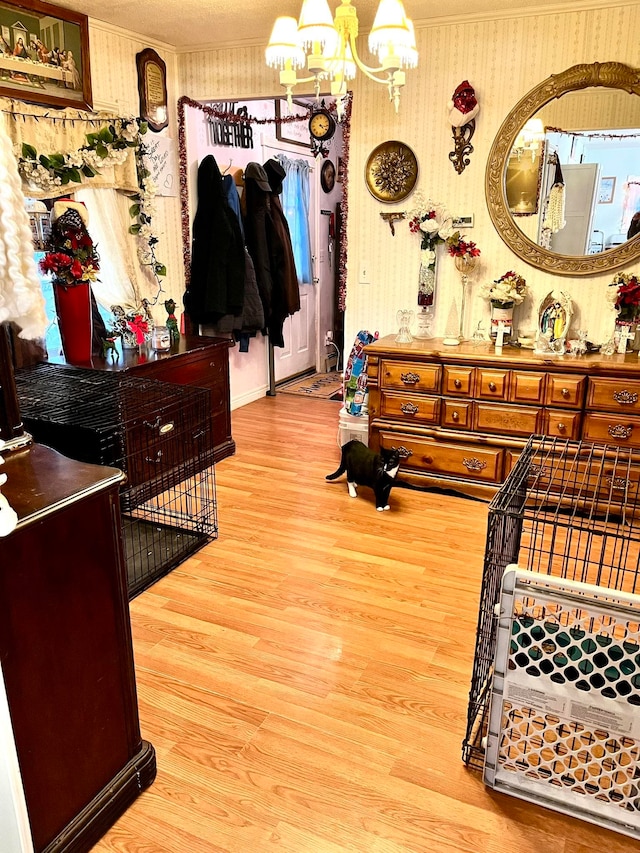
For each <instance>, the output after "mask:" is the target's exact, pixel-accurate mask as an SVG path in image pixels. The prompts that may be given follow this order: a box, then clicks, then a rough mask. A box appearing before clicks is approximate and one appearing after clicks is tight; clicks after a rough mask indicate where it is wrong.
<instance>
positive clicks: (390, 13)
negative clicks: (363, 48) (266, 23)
mask: <svg viewBox="0 0 640 853" xmlns="http://www.w3.org/2000/svg"><path fill="white" fill-rule="evenodd" d="M357 37H358V15H357V14H356V10H355V7H354V6H352V5H351V0H341V3H340V5H339V6H338V8H337V9H336V13H335V18H332V16H331V10H330V9H329V4H328V3H327V0H303V3H302V9H301V10H300V18H299V19H298V20H297V21H296V19H295V18H292V17H289V16H285V17H280V18H277V19H276V22H275V24H274V25H273V31H272V33H271V38H270V39H269V44H268V46H267V49H266V60H267V65H269V66H270V67H271V68H279V69H280V85H281V86H283V87H284V89H285V90H286V93H287V101H288V103H289V108H291V104H292V94H293V87H294V86H297V85H298V84H299V83H311V82H313V83H314V88H315V94H316V99H318V98H319V95H320V87H321V84H322V82H323V81H325V80H326V81H329V82H330V85H331V95H332V96H333V97H335V98H336V103H337V109H338V116H340V114H341V112H342V104H343V99H344V98H345V96H346V94H347V80H351V79H353V78H354V77H355V75H356V68H359V69H360V71H362V73H363V74H365V75H366V76H367V77H369V78H370V79H371V80H375V82H376V83H383V84H385V85H386V86H387V88H388V91H389V99H390V100H391V101H393V103H394V105H395V108H396V112H397V111H398V106H399V104H400V90H401V89H402V87H403V86H404V84H405V72H404V69H405V68H415V67H416V66H417V64H418V51H417V50H416V37H415V30H414V27H413V23H412V21H410V20H409V18H407V16H406V14H405V11H404V6H403V5H402V0H380V5H379V6H378V11H377V12H376V16H375V19H374V21H373V26H372V27H371V31H370V33H369V50H370V51H371V53H373V54H374V55H376V56H377V58H378V62H379V63H380V64H379V66H378V67H376V68H372V67H370V66H368V65H366V64H365V63H364V62H363V61H362V60H361V59H360V57H359V56H358V49H357V47H356V39H357ZM305 66H306V70H307V71H308V74H309V76H306V77H298V75H297V72H298V70H299V69H302V68H305Z"/></svg>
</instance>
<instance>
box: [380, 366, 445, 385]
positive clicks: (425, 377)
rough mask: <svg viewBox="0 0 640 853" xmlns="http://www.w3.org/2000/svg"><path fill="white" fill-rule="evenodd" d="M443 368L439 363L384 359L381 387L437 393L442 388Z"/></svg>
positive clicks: (381, 370) (381, 371) (381, 369)
mask: <svg viewBox="0 0 640 853" xmlns="http://www.w3.org/2000/svg"><path fill="white" fill-rule="evenodd" d="M441 370H442V369H441V367H440V365H439V364H420V363H419V362H411V361H383V362H382V365H381V368H380V380H379V381H380V388H381V390H387V389H390V388H391V389H401V390H402V389H403V390H407V389H409V390H412V391H431V392H435V393H437V392H438V391H439V390H440V377H441Z"/></svg>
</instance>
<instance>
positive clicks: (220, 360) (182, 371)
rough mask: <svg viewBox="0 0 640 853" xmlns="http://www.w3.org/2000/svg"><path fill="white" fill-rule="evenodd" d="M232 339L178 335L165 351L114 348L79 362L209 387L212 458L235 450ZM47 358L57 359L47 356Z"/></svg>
mask: <svg viewBox="0 0 640 853" xmlns="http://www.w3.org/2000/svg"><path fill="white" fill-rule="evenodd" d="M231 346H233V341H231V340H228V339H226V338H207V337H204V336H200V335H182V336H181V337H180V340H178V341H175V342H174V343H173V344H172V345H171V350H170V351H169V352H153V351H149V352H144V351H143V352H138V350H129V349H125V350H122V351H121V350H120V349H118V358H117V359H115V360H114V359H112V358H111V357H107V358H100V357H97V356H94V357H93V359H92V360H91V362H90V363H88V364H86V365H83V366H85V367H92V368H93V369H94V370H109V371H121V372H126V373H128V374H131V375H132V376H140V377H143V378H145V379H158V380H161V381H162V382H173V383H175V384H176V385H194V386H196V387H198V388H208V389H209V390H210V391H211V421H212V429H213V443H214V458H215V461H216V462H219V461H220V460H221V459H224V458H225V457H227V456H231V455H232V454H233V453H235V449H236V446H235V442H234V441H233V438H232V437H231V405H230V392H229V348H230V347H231ZM49 361H50V362H52V363H56V362H59V359H55V358H50V359H49Z"/></svg>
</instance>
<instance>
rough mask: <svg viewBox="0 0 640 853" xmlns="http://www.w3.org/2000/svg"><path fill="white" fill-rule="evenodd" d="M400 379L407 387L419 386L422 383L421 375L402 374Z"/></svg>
mask: <svg viewBox="0 0 640 853" xmlns="http://www.w3.org/2000/svg"><path fill="white" fill-rule="evenodd" d="M400 379H402V381H403V382H404V384H405V385H417V383H418V382H420V374H419V373H401V374H400Z"/></svg>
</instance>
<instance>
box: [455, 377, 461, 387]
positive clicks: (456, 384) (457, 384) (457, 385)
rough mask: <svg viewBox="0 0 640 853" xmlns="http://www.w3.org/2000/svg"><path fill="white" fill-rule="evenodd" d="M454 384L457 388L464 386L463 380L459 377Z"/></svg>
mask: <svg viewBox="0 0 640 853" xmlns="http://www.w3.org/2000/svg"><path fill="white" fill-rule="evenodd" d="M453 384H454V386H455V387H456V388H462V382H461V381H460V380H459V379H454V380H453Z"/></svg>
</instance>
